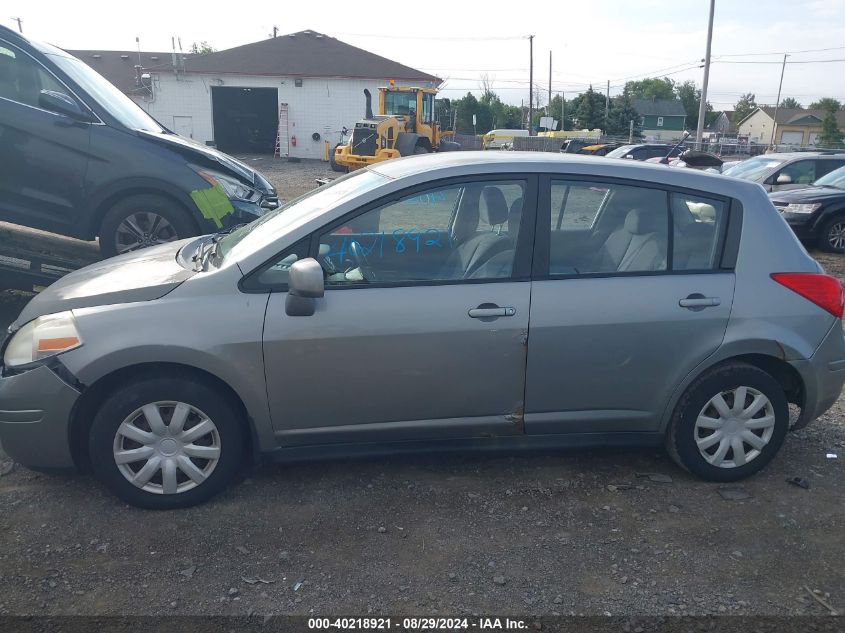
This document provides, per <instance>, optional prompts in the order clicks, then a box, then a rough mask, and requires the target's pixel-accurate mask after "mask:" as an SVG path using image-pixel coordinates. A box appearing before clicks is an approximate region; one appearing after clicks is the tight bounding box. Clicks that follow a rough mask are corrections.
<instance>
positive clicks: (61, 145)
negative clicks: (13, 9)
mask: <svg viewBox="0 0 845 633" xmlns="http://www.w3.org/2000/svg"><path fill="white" fill-rule="evenodd" d="M278 204H279V202H278V198H277V196H276V191H275V190H274V188H273V186H272V185H271V184H270V183H269V182H268V181H267V180H266V179H265V178H264V177H263V176H261V175H260V174H259V173H258V172H256V171H255V170H253V169H251V168H249V167H247V166H246V165H244V164H243V163H241V162H239V161H237V160H235V159H233V158H232V157H230V156H227V155H226V154H223V153H221V152H218V151H216V150H215V149H213V148H210V147H206V146H203V145H200V144H198V143H195V142H193V141H191V140H189V139H185V138H183V137H181V136H177V135H176V134H174V133H172V132H171V131H170V130H168V129H166V128H165V127H164V126H162V125H160V124H159V123H158V122H157V121H155V120H154V119H152V118H151V117H150V116H149V115H148V114H147V113H146V112H144V110H142V109H141V108H140V107H139V106H138V105H137V104H136V103H135V102H133V101H132V100H131V99H130V98H129V97H127V96H126V95H124V94H123V93H122V92H120V90H118V89H117V88H115V87H114V86H113V85H112V84H111V83H109V82H108V81H107V80H106V79H105V78H103V77H102V76H101V75H99V74H98V73H97V72H96V71H94V70H93V69H91V68H90V67H89V66H88V65H86V64H84V63H83V62H81V61H80V60H78V59H76V58H75V57H72V56H70V55H68V54H67V53H65V52H64V51H62V50H59V49H58V48H55V47H53V46H49V45H47V44H41V43H38V42H34V41H31V40H28V39H26V38H24V37H23V36H21V35H20V34H18V33H15V32H14V31H12V30H10V29H7V28H5V27H0V220H4V221H7V222H14V223H16V224H22V225H24V226H30V227H34V228H38V229H43V230H47V231H52V232H54V233H61V234H63V235H70V236H71V237H76V238H80V239H85V240H92V239H94V238H95V237H99V240H100V249H101V251H102V253H103V255H105V256H111V255H116V254H118V253H124V252H127V251H132V250H136V249H138V248H144V247H147V246H152V245H155V244H159V243H162V242H170V241H174V240H179V239H182V238H185V237H189V236H192V235H199V234H203V233H209V232H213V231H219V230H221V229H225V228H227V227H232V226H235V225H237V224H242V223H244V222H249V221H251V220H253V219H255V218H256V217H258V216H259V215H261V213H263V212H265V211H269V210H272V209H275V208H276V207H277V206H278Z"/></svg>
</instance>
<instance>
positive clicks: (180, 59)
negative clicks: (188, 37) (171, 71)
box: [176, 37, 185, 72]
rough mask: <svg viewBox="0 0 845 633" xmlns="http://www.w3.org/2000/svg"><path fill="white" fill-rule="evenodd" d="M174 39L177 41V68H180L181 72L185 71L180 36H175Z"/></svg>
mask: <svg viewBox="0 0 845 633" xmlns="http://www.w3.org/2000/svg"><path fill="white" fill-rule="evenodd" d="M176 41H177V42H179V68H181V69H182V72H185V54H184V53H183V52H182V38H181V37H178V38H176Z"/></svg>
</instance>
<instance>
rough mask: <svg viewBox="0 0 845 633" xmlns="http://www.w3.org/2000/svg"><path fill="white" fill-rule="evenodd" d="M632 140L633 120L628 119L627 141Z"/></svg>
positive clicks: (630, 141)
mask: <svg viewBox="0 0 845 633" xmlns="http://www.w3.org/2000/svg"><path fill="white" fill-rule="evenodd" d="M633 142H634V120H633V119H631V120H630V121H628V143H629V144H630V143H633Z"/></svg>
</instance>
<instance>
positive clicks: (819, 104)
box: [810, 97, 843, 112]
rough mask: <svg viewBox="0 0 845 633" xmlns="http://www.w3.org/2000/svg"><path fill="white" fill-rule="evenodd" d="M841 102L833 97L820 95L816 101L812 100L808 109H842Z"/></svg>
mask: <svg viewBox="0 0 845 633" xmlns="http://www.w3.org/2000/svg"><path fill="white" fill-rule="evenodd" d="M842 109H843V108H842V102H841V101H840V100H839V99H834V98H833V97H822V98H821V99H819V100H818V101H813V102H812V103H811V104H810V110H833V111H834V112H835V111H836V110H842Z"/></svg>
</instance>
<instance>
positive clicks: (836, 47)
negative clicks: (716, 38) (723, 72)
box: [716, 46, 845, 63]
mask: <svg viewBox="0 0 845 633" xmlns="http://www.w3.org/2000/svg"><path fill="white" fill-rule="evenodd" d="M841 50H845V46H831V47H828V48H808V49H805V50H803V51H773V52H771V53H731V54H727V55H717V56H716V57H765V56H766V55H799V54H801V53H821V52H823V51H841ZM778 63H780V62H778Z"/></svg>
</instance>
